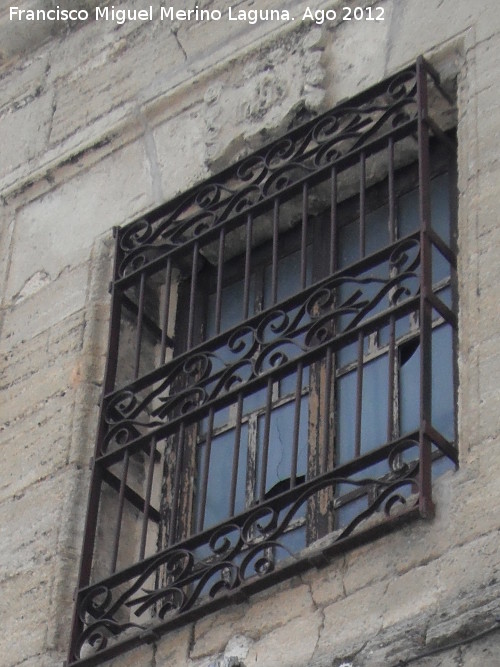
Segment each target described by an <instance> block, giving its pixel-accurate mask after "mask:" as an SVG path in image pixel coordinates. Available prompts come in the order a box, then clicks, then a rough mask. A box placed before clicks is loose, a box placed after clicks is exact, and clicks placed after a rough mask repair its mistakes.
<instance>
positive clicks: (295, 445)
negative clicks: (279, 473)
mask: <svg viewBox="0 0 500 667" xmlns="http://www.w3.org/2000/svg"><path fill="white" fill-rule="evenodd" d="M303 370H304V364H303V362H302V361H299V363H298V364H297V381H296V383H295V396H294V415H293V436H292V460H291V463H290V488H292V489H293V487H294V486H295V484H296V482H297V459H298V453H299V431H300V403H301V401H302V375H303Z"/></svg>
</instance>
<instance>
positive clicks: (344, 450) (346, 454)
mask: <svg viewBox="0 0 500 667" xmlns="http://www.w3.org/2000/svg"><path fill="white" fill-rule="evenodd" d="M355 420H356V372H355V371H353V372H351V373H347V374H346V375H343V376H342V377H341V378H339V379H338V380H337V411H336V422H337V423H336V433H337V446H336V452H335V453H336V460H337V465H340V464H342V463H347V461H350V460H351V459H352V458H354V435H355Z"/></svg>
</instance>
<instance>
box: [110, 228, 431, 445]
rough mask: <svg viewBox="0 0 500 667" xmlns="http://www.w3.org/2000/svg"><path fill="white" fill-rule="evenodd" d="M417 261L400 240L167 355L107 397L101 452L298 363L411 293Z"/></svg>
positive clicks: (415, 248) (414, 246)
mask: <svg viewBox="0 0 500 667" xmlns="http://www.w3.org/2000/svg"><path fill="white" fill-rule="evenodd" d="M419 262H420V252H419V243H418V241H417V240H416V239H411V238H410V239H406V240H404V241H401V242H399V243H397V244H396V245H395V246H394V248H393V249H392V252H391V253H390V255H389V257H388V258H386V259H384V260H383V261H382V260H381V261H379V262H378V264H376V265H374V266H373V267H372V268H371V269H370V271H369V273H368V274H367V273H363V274H358V275H337V276H333V277H332V278H329V279H327V280H325V281H324V282H323V283H322V284H321V285H320V286H318V287H317V288H312V289H308V290H305V292H303V293H302V296H299V297H298V298H297V297H294V298H293V299H291V300H288V301H287V302H284V303H282V304H281V305H278V306H277V307H276V308H272V309H270V310H267V311H265V312H264V313H262V314H261V315H260V316H257V317H254V318H252V319H251V320H249V321H248V322H247V323H245V324H243V325H241V326H239V327H237V328H236V329H234V330H233V331H231V332H228V335H227V336H223V337H219V338H217V339H214V340H212V341H209V342H208V343H207V344H206V345H203V346H201V347H199V348H197V349H196V350H195V351H194V352H193V353H191V354H188V355H184V356H183V357H181V358H177V359H175V360H174V361H173V362H171V363H169V364H167V365H166V366H165V368H164V371H163V373H162V378H161V380H159V381H158V380H157V381H156V382H155V383H154V385H151V386H150V387H148V388H147V390H146V391H144V390H143V392H142V397H139V396H138V395H137V394H136V393H135V392H134V391H133V390H132V389H127V388H125V389H122V390H119V391H118V392H116V393H115V394H113V395H112V396H111V397H110V398H109V399H108V400H107V405H106V408H105V412H104V415H105V422H106V425H107V431H106V434H105V436H104V439H103V445H102V453H103V454H104V453H106V451H108V450H109V448H110V447H120V446H123V445H126V444H128V443H129V442H130V441H132V440H134V439H135V438H136V437H137V436H138V435H139V434H141V433H145V432H148V433H150V432H153V431H154V430H155V429H157V428H159V427H161V426H163V425H164V424H166V423H168V422H169V421H170V420H172V419H174V418H176V417H178V416H180V415H182V416H186V415H188V414H189V413H190V412H191V411H192V410H194V409H197V408H200V407H202V406H203V405H205V404H206V403H207V402H209V401H212V400H214V399H218V398H221V397H223V396H227V395H228V394H230V393H231V392H236V391H237V390H238V389H241V388H242V387H243V385H246V384H247V383H248V382H250V381H252V380H254V379H256V378H259V377H261V376H263V375H265V374H267V373H272V372H276V371H277V370H279V368H280V367H281V366H283V364H285V363H288V362H291V361H298V360H299V359H300V357H301V355H304V354H306V353H307V352H308V351H310V350H314V349H315V348H316V347H318V346H319V345H322V344H325V343H328V342H333V341H334V340H335V338H336V337H337V336H339V335H342V334H343V333H345V332H347V331H349V330H351V329H353V328H355V327H356V326H358V325H360V324H362V323H363V322H364V321H365V320H366V319H368V318H369V317H371V316H374V315H375V314H377V315H378V314H379V311H380V308H382V309H384V308H390V307H392V306H395V305H397V304H398V303H400V302H402V301H403V300H404V299H407V298H410V297H411V296H414V295H415V294H416V293H417V291H418V283H419V281H418V269H419ZM176 387H181V388H180V389H176Z"/></svg>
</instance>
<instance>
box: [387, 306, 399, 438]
mask: <svg viewBox="0 0 500 667" xmlns="http://www.w3.org/2000/svg"><path fill="white" fill-rule="evenodd" d="M395 365H396V321H395V318H394V315H391V318H390V320H389V359H388V366H389V371H388V372H389V377H388V382H389V384H388V387H389V392H388V397H387V442H390V441H391V440H392V439H393V438H394V437H395V436H396V433H395V430H396V429H395V424H396V414H395V408H394V396H395V383H396V382H397V381H398V377H397V375H396V374H395V372H394V371H395Z"/></svg>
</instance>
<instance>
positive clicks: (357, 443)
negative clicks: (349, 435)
mask: <svg viewBox="0 0 500 667" xmlns="http://www.w3.org/2000/svg"><path fill="white" fill-rule="evenodd" d="M363 345H364V338H363V333H362V332H361V331H360V332H359V334H358V367H357V379H356V430H355V439H354V456H355V458H357V457H358V456H360V455H361V421H362V411H363Z"/></svg>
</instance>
